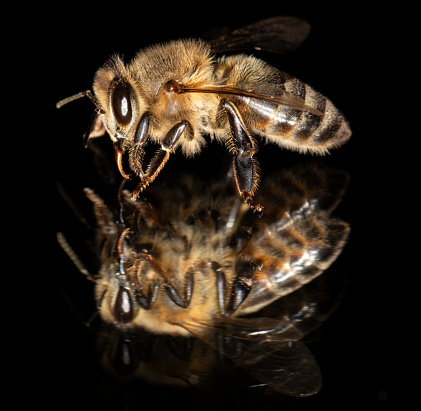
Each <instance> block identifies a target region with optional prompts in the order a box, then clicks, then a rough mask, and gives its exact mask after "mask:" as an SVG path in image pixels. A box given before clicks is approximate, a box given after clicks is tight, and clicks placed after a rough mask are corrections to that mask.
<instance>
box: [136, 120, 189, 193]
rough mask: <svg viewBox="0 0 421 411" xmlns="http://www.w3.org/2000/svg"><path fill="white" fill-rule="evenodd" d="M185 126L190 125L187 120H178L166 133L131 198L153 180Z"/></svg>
mask: <svg viewBox="0 0 421 411" xmlns="http://www.w3.org/2000/svg"><path fill="white" fill-rule="evenodd" d="M187 126H189V127H191V126H190V123H189V122H188V121H187V120H183V121H180V122H179V123H177V124H176V125H175V126H174V127H173V128H172V129H171V130H170V131H169V132H168V133H167V135H166V136H165V138H164V141H163V142H162V144H161V148H160V149H159V150H157V151H156V153H155V154H154V156H153V157H152V159H151V161H150V162H149V165H148V167H147V169H146V172H145V174H144V175H143V177H142V179H141V181H140V184H139V185H138V186H137V187H136V189H135V190H134V191H133V193H132V200H135V199H136V198H137V197H138V196H139V194H140V193H141V192H142V191H143V190H144V189H145V188H146V187H147V186H148V185H149V184H150V183H152V181H154V180H155V178H156V176H157V175H158V174H159V172H160V171H161V170H162V167H164V165H165V163H166V162H167V161H168V159H169V157H170V153H172V151H173V150H174V148H175V145H176V143H177V141H178V140H179V139H180V137H181V135H182V134H183V131H184V130H185V128H186V127H187Z"/></svg>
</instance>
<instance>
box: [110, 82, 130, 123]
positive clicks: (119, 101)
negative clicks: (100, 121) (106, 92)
mask: <svg viewBox="0 0 421 411" xmlns="http://www.w3.org/2000/svg"><path fill="white" fill-rule="evenodd" d="M129 87H130V86H129V85H128V84H124V83H118V84H117V85H116V86H115V87H114V88H113V91H112V94H111V108H112V110H113V113H114V117H115V119H116V120H117V123H119V125H120V126H127V125H128V124H130V121H131V119H132V105H131V102H130V90H129Z"/></svg>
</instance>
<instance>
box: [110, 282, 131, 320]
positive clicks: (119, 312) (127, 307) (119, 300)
mask: <svg viewBox="0 0 421 411" xmlns="http://www.w3.org/2000/svg"><path fill="white" fill-rule="evenodd" d="M114 318H115V319H116V321H117V322H119V323H128V322H130V321H132V319H133V304H132V299H131V298H130V294H129V292H128V290H127V289H125V288H124V287H120V289H119V290H118V293H117V297H116V299H115V303H114Z"/></svg>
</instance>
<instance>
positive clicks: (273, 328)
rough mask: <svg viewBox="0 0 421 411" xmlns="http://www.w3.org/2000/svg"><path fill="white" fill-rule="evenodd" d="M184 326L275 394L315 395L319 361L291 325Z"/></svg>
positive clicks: (244, 321)
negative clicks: (276, 392)
mask: <svg viewBox="0 0 421 411" xmlns="http://www.w3.org/2000/svg"><path fill="white" fill-rule="evenodd" d="M184 326H185V327H186V328H187V329H188V330H189V331H190V332H191V333H193V334H194V335H195V336H196V337H198V338H199V339H201V340H202V341H204V342H206V343H207V344H209V345H211V346H213V347H214V348H216V349H218V350H219V351H222V353H223V354H224V355H225V356H227V357H228V358H230V359H231V360H233V361H234V362H235V363H236V364H237V365H239V366H240V367H242V368H243V369H244V370H245V371H246V372H247V373H249V374H250V375H252V376H254V377H255V378H256V379H257V380H258V381H260V382H261V383H262V384H264V385H267V386H269V387H271V388H272V389H274V390H275V391H278V392H281V393H283V394H286V395H292V396H308V395H313V394H316V393H317V392H318V391H319V390H320V387H321V374H320V369H319V367H318V364H317V362H316V360H315V359H314V357H313V355H312V354H311V352H310V351H309V350H308V348H307V347H306V346H305V345H304V344H303V343H302V342H301V341H300V339H301V338H302V337H303V335H302V334H301V332H300V331H298V329H297V328H295V327H294V326H293V325H292V324H290V323H288V322H286V321H282V320H275V319H271V318H233V319H224V320H220V321H217V322H214V323H212V324H209V323H199V322H195V323H189V324H184Z"/></svg>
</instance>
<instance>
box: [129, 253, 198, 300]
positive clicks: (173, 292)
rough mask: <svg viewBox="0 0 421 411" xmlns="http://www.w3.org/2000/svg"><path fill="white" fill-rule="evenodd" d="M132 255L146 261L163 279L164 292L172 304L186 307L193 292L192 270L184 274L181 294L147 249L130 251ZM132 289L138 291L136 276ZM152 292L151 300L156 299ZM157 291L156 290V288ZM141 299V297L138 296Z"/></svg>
mask: <svg viewBox="0 0 421 411" xmlns="http://www.w3.org/2000/svg"><path fill="white" fill-rule="evenodd" d="M132 254H133V256H134V257H135V258H136V259H138V261H140V260H143V261H148V262H149V263H150V264H151V265H152V267H153V269H154V270H155V272H156V273H157V274H158V275H159V276H160V277H161V278H162V279H163V287H164V290H165V292H166V293H167V295H168V297H170V298H171V300H172V301H173V302H174V304H176V305H178V306H179V307H181V308H187V307H189V305H190V300H191V297H192V294H193V284H194V277H193V274H194V273H193V271H190V272H187V274H186V284H185V293H184V294H185V295H184V296H182V295H181V294H180V293H179V292H178V291H177V289H176V287H175V286H174V284H173V283H172V281H171V280H170V278H169V277H168V275H167V273H166V272H165V271H164V270H162V268H161V267H160V266H159V264H158V263H157V261H156V260H155V259H154V257H153V256H152V255H151V254H150V253H149V252H147V251H145V250H142V251H141V252H140V253H136V252H132ZM132 284H133V286H134V289H135V290H138V293H139V291H140V286H139V283H138V280H137V282H136V277H135V280H134V282H132ZM152 291H153V292H152V293H150V295H153V296H154V297H153V298H152V302H153V301H155V299H156V293H155V290H152ZM156 291H157V290H156ZM139 295H140V294H139ZM140 298H141V299H142V297H140Z"/></svg>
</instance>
